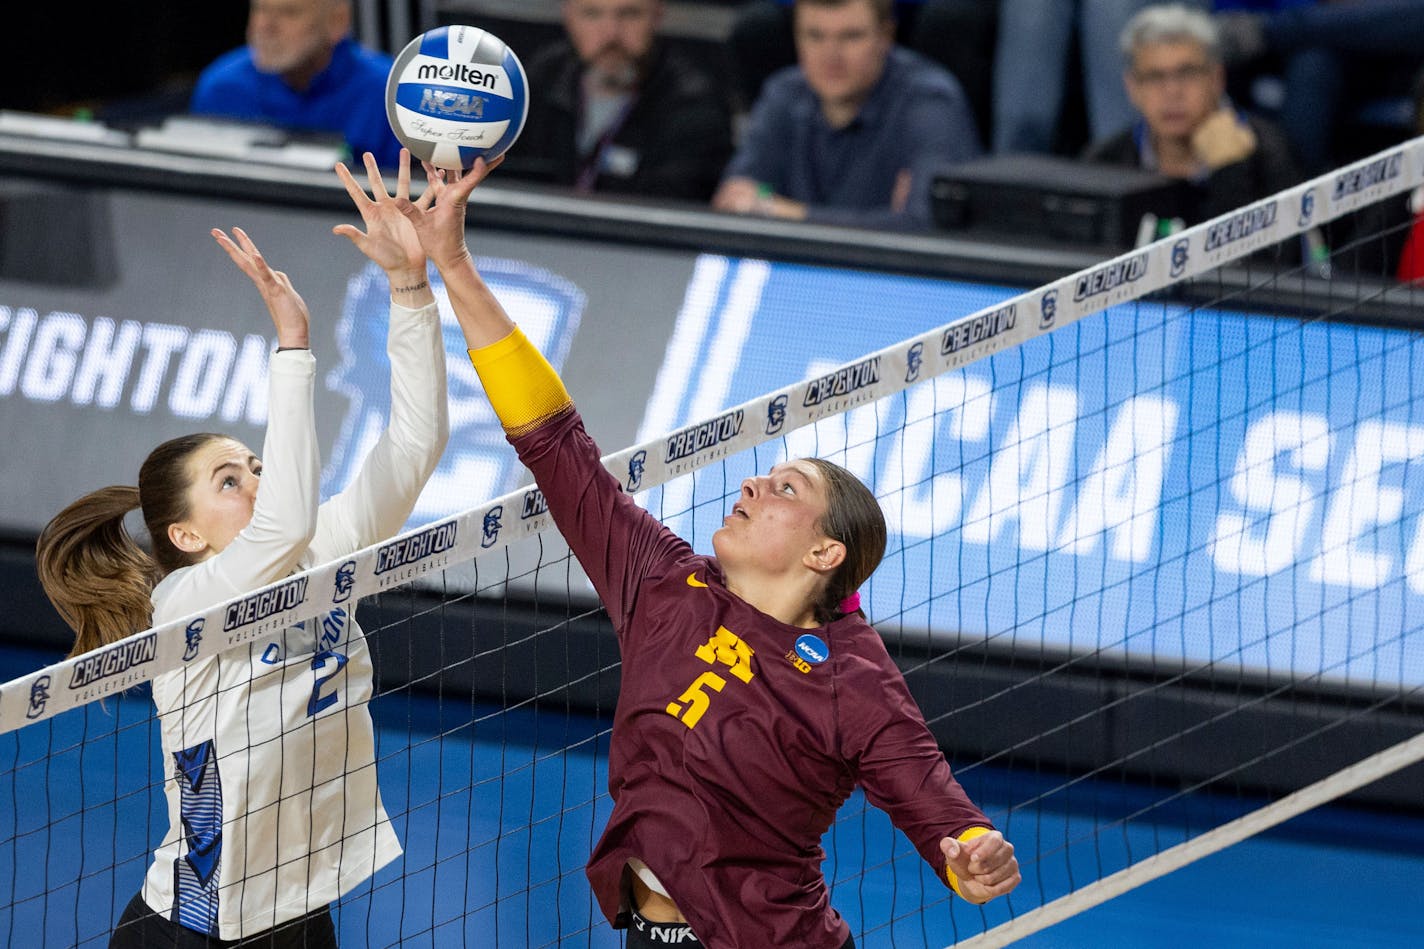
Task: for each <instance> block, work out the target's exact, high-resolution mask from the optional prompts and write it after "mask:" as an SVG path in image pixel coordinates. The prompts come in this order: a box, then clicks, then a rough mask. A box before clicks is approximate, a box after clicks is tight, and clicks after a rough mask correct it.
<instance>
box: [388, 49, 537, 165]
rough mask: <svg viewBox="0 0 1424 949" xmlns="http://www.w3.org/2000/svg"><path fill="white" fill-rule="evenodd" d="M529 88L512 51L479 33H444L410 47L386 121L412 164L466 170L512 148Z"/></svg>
mask: <svg viewBox="0 0 1424 949" xmlns="http://www.w3.org/2000/svg"><path fill="white" fill-rule="evenodd" d="M528 115H529V83H528V80H527V78H526V77H525V75H524V66H523V65H522V64H521V63H520V62H519V57H518V56H516V55H514V51H513V50H512V49H510V48H509V47H508V46H506V45H505V44H504V41H503V40H501V39H500V38H499V37H497V36H495V35H494V34H493V33H489V32H487V31H485V30H481V29H477V28H475V27H473V26H441V27H437V28H435V29H433V30H428V31H426V32H425V33H422V34H420V35H419V36H417V37H416V38H415V39H413V40H411V41H410V42H409V43H407V44H406V47H405V49H403V50H401V52H400V55H399V56H397V57H396V61H395V63H394V65H392V66H391V74H390V77H389V78H388V79H387V80H386V116H387V117H388V118H389V119H390V123H391V130H392V131H394V132H395V133H396V138H398V139H399V140H400V142H401V144H402V145H404V146H405V147H406V148H408V149H410V153H411V155H412V157H414V158H417V159H421V160H424V161H428V162H430V163H431V164H433V165H435V166H436V167H437V168H448V169H451V170H454V169H467V168H469V167H470V166H471V165H473V164H474V163H475V159H476V158H479V157H481V156H484V158H485V160H486V161H492V160H494V159H495V158H498V157H499V156H500V155H502V154H504V152H505V151H506V150H507V149H508V148H509V146H511V145H513V144H514V140H515V139H516V138H518V137H519V133H520V131H521V130H523V128H524V120H525V119H526V118H527V117H528Z"/></svg>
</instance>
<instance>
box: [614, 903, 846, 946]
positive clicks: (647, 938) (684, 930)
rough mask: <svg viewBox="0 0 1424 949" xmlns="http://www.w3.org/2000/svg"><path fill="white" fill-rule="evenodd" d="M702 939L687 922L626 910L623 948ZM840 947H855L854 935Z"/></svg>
mask: <svg viewBox="0 0 1424 949" xmlns="http://www.w3.org/2000/svg"><path fill="white" fill-rule="evenodd" d="M700 945H702V940H700V939H698V938H697V936H696V935H694V934H693V932H692V927H691V926H689V925H687V923H653V922H649V921H648V920H646V919H644V918H643V917H642V916H640V915H639V914H638V911H637V910H636V909H629V911H628V938H627V940H626V941H624V943H623V947H624V949H660V947H662V946H700ZM841 949H855V937H854V936H847V937H846V941H845V945H843V946H841Z"/></svg>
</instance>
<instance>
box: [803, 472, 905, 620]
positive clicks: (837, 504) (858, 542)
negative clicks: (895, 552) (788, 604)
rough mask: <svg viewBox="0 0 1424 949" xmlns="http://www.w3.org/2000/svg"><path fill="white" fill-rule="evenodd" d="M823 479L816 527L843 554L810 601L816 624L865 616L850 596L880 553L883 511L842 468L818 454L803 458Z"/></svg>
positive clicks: (883, 536)
mask: <svg viewBox="0 0 1424 949" xmlns="http://www.w3.org/2000/svg"><path fill="white" fill-rule="evenodd" d="M807 460H808V461H810V462H811V463H812V464H813V465H815V466H816V468H817V470H819V471H820V473H821V477H822V478H823V479H824V480H825V483H826V513H825V514H824V515H822V517H821V523H820V529H821V532H822V533H823V534H825V535H826V536H827V537H829V538H831V539H832V540H837V541H840V542H841V543H842V544H845V548H846V556H845V560H844V561H842V562H841V565H840V566H839V567H837V568H836V571H835V572H834V573H833V574H831V576H830V578H829V580H828V581H827V583H826V586H825V588H824V589H822V590H821V595H820V598H819V599H818V600H817V601H816V603H815V604H814V605H813V611H814V613H815V617H816V622H818V623H821V624H825V623H830V622H833V621H834V620H838V619H840V618H841V617H842V616H847V615H849V614H850V613H855V614H857V615H859V616H860V617H861V618H862V619H864V618H865V611H864V610H862V609H860V597H859V596H855V597H854V598H852V594H855V593H857V591H859V590H860V586H861V584H863V583H864V582H865V581H866V580H869V579H870V575H871V574H872V573H874V572H875V568H876V567H878V566H880V560H881V558H882V557H884V556H885V542H886V530H885V514H884V512H883V511H881V509H880V502H879V501H877V500H875V495H874V494H873V493H871V490H870V489H869V488H867V487H866V486H865V485H864V484H862V483H861V481H860V479H859V478H857V477H856V476H855V475H853V474H851V473H850V472H849V471H847V470H846V469H845V468H842V467H841V466H840V465H837V464H834V463H832V462H829V461H826V460H825V459H824V458H808V459H807Z"/></svg>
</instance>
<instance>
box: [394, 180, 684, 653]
mask: <svg viewBox="0 0 1424 949" xmlns="http://www.w3.org/2000/svg"><path fill="white" fill-rule="evenodd" d="M497 164H498V161H496V162H495V163H494V165H497ZM494 165H486V164H485V163H484V161H483V160H478V161H476V162H475V166H474V168H472V169H471V170H470V171H468V172H465V173H464V174H456V173H452V174H450V175H448V176H447V175H446V174H445V173H443V172H441V171H439V170H438V169H435V168H432V167H431V166H429V165H427V166H426V174H427V177H428V178H429V180H430V184H429V187H428V189H427V194H433V196H434V203H433V205H432V204H429V203H426V204H423V205H422V203H421V202H411V201H410V200H409V199H407V200H406V201H405V202H404V204H403V205H402V209H403V210H404V211H405V213H406V216H407V218H409V219H410V220H411V222H412V225H413V226H414V227H415V229H416V233H417V234H418V235H420V240H421V244H422V245H423V246H424V247H425V250H426V253H428V254H429V255H430V259H431V261H433V262H434V264H435V266H436V267H437V268H439V270H440V274H441V276H442V277H443V278H444V280H445V286H446V289H447V290H448V291H449V293H450V305H451V308H452V309H453V310H454V311H455V317H456V319H458V320H459V322H460V327H461V329H462V330H463V331H464V334H465V343H466V345H467V346H468V347H469V350H470V361H471V362H472V363H473V364H474V367H475V370H476V371H477V372H478V373H479V376H480V381H481V382H482V383H483V385H484V389H485V394H486V395H487V396H488V397H489V400H490V405H491V406H492V407H493V408H494V410H495V414H496V415H498V416H499V420H500V423H501V424H502V425H503V426H504V430H505V432H506V434H507V435H508V436H509V440H510V441H511V442H512V443H513V444H514V447H515V449H516V450H517V451H518V452H519V458H520V460H521V461H523V462H524V464H525V465H527V466H528V467H529V470H530V471H532V472H533V473H534V477H535V479H536V480H537V481H538V483H539V487H540V488H541V489H542V490H543V492H544V497H545V499H546V500H547V502H548V505H549V511H550V513H551V514H552V515H553V517H554V521H555V523H556V524H558V526H559V530H560V532H561V533H562V534H563V536H564V539H565V540H567V541H568V543H569V546H570V548H571V549H572V550H573V552H574V554H575V556H577V557H578V559H579V562H580V563H581V564H583V567H584V570H585V571H586V572H587V573H588V577H589V580H591V581H592V582H593V585H594V588H595V589H596V590H597V591H598V594H599V596H600V597H601V598H602V599H603V603H604V605H605V606H606V607H607V609H608V612H609V615H610V616H611V617H612V619H613V623H614V626H615V627H617V628H618V629H619V630H620V631H622V630H623V629H624V628H626V627H625V623H624V620H625V619H626V617H627V615H628V614H629V613H630V612H631V611H632V609H633V606H634V604H635V602H636V599H637V590H638V587H639V585H640V583H641V581H642V579H643V578H644V577H645V576H646V575H647V574H648V573H649V571H651V570H654V569H655V568H656V565H657V564H659V563H661V562H663V561H664V559H665V558H667V557H676V556H678V555H680V554H682V553H686V552H688V549H687V545H686V544H684V543H683V542H682V540H681V539H680V538H678V537H677V536H676V535H674V534H672V533H671V532H670V531H668V530H667V529H666V528H664V527H663V526H662V525H661V524H660V523H658V521H657V520H656V519H655V518H653V517H652V516H651V515H650V514H648V512H647V511H644V510H643V509H642V508H640V507H639V506H638V505H637V504H636V503H634V501H633V498H632V497H631V496H630V495H628V494H625V493H624V492H623V489H622V486H621V485H619V483H618V482H617V481H616V480H615V479H614V478H613V477H612V476H611V475H610V474H609V473H608V472H607V471H606V470H604V468H603V465H602V463H601V462H600V459H599V451H598V446H597V445H595V444H594V442H593V440H592V439H591V438H589V437H588V434H587V433H586V432H585V431H584V429H583V424H582V421H581V420H580V419H579V417H578V413H577V412H576V411H575V410H574V405H573V400H572V399H571V398H570V397H569V394H568V391H567V390H566V389H565V388H564V384H563V382H562V380H560V379H559V376H558V374H557V373H556V372H555V371H554V368H553V367H552V366H550V365H549V363H548V361H547V360H546V359H545V358H544V357H543V355H542V354H541V353H540V352H539V350H538V349H536V348H535V347H534V345H533V344H532V343H530V342H529V340H528V339H526V338H525V336H524V334H523V333H522V332H520V331H519V329H518V327H516V326H515V324H514V321H513V320H511V319H510V318H509V315H508V314H507V313H505V311H504V308H503V307H502V306H501V305H500V303H499V301H498V300H497V299H496V298H495V296H494V294H493V293H492V292H491V291H490V289H489V287H488V286H487V285H486V284H485V282H484V280H483V279H482V278H481V277H480V275H479V272H478V270H477V269H476V268H475V262H474V259H473V258H472V257H471V255H470V252H469V249H468V247H467V246H466V244H465V205H466V203H467V202H468V200H469V196H470V192H471V191H473V190H474V188H475V186H476V185H478V184H479V183H480V182H481V181H482V180H484V178H485V176H486V175H488V174H489V172H490V170H491V169H492V168H493V167H494ZM424 197H425V196H424V195H423V196H422V199H423V198H424Z"/></svg>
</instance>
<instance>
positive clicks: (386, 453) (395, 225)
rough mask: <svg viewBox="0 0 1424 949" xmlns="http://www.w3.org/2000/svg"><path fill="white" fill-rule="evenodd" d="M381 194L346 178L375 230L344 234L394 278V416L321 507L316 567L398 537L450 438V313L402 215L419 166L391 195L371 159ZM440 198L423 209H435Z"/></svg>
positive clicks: (343, 229)
mask: <svg viewBox="0 0 1424 949" xmlns="http://www.w3.org/2000/svg"><path fill="white" fill-rule="evenodd" d="M365 165H366V177H367V180H368V182H369V183H370V188H371V193H370V195H367V193H366V191H365V190H364V189H363V188H362V187H361V185H360V184H359V183H358V182H357V181H356V179H355V177H354V176H353V175H352V174H351V172H350V170H349V169H347V167H346V166H345V165H344V164H339V163H338V164H337V166H336V175H337V177H338V178H340V179H341V183H342V184H343V185H344V186H345V187H346V193H347V194H349V195H350V196H351V200H352V202H353V203H354V204H355V206H356V210H357V211H358V212H359V213H360V215H361V221H362V223H363V225H364V226H365V230H364V231H363V230H362V229H361V228H358V227H356V226H354V225H351V224H338V225H337V226H336V227H334V228H332V233H334V234H337V235H339V236H341V237H345V238H347V239H348V240H350V241H351V243H352V244H353V245H355V247H356V249H357V250H359V251H361V253H363V254H365V255H366V257H367V258H369V259H370V260H371V261H372V262H373V263H375V264H376V265H377V266H379V267H380V268H381V269H382V270H383V271H385V274H386V279H387V280H388V281H389V282H390V288H391V316H390V327H389V329H388V332H387V339H386V352H387V353H388V354H389V356H390V364H391V380H390V386H391V414H390V418H389V420H388V421H387V425H386V428H385V430H384V431H383V432H382V433H381V436H380V438H379V439H378V440H377V441H376V444H375V445H373V446H372V448H371V450H370V452H369V453H368V454H367V455H366V457H365V459H364V460H363V461H362V463H361V468H360V470H359V471H358V472H357V473H356V477H355V478H354V479H353V480H352V482H351V483H350V484H349V485H347V486H346V487H345V489H344V490H342V491H341V493H340V494H338V495H336V496H335V497H333V498H331V499H330V500H328V501H327V502H326V503H325V504H323V505H322V506H321V512H320V516H319V518H318V521H317V534H316V537H315V539H314V540H313V541H312V548H311V560H312V561H314V562H315V561H321V560H329V559H332V558H335V557H340V556H343V555H344V554H346V553H349V552H350V551H353V550H357V549H360V548H361V547H365V546H367V545H369V544H373V543H376V542H377V541H380V540H383V539H384V538H386V537H390V536H391V535H393V534H395V533H396V532H398V531H399V530H400V529H401V527H402V526H403V525H404V524H405V522H406V519H407V518H409V517H410V512H411V511H412V510H413V509H414V507H415V502H416V500H417V499H418V498H419V496H420V492H421V490H422V489H423V488H424V487H425V483H426V481H428V480H429V479H430V475H431V474H432V473H434V471H435V466H436V465H437V464H438V463H439V461H440V455H441V454H442V453H443V452H444V450H445V444H446V442H447V441H448V440H449V437H450V423H449V396H448V394H447V392H446V384H445V347H444V337H443V333H442V330H441V327H440V312H439V310H438V309H437V307H436V304H435V295H434V293H432V292H431V289H430V281H429V278H428V275H427V273H426V257H425V251H424V249H423V248H422V247H421V246H420V241H419V239H418V238H417V237H416V234H415V230H414V228H413V227H412V226H411V224H410V222H409V221H407V220H406V217H405V215H404V214H402V213H401V211H400V209H399V208H398V206H397V202H398V201H399V200H408V199H409V196H410V170H409V169H410V166H409V164H408V162H405V161H402V162H401V166H400V171H399V173H398V177H397V180H396V191H395V194H394V195H391V194H390V193H389V192H388V191H387V190H386V184H385V181H384V180H383V179H382V177H381V172H380V170H379V168H378V167H377V165H376V161H375V159H374V158H373V157H372V156H371V154H370V153H369V152H368V153H367V154H366V156H365ZM433 198H434V195H423V196H422V197H421V198H420V199H419V202H417V203H418V204H420V205H421V206H428V205H429V202H430V201H431V200H433Z"/></svg>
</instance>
